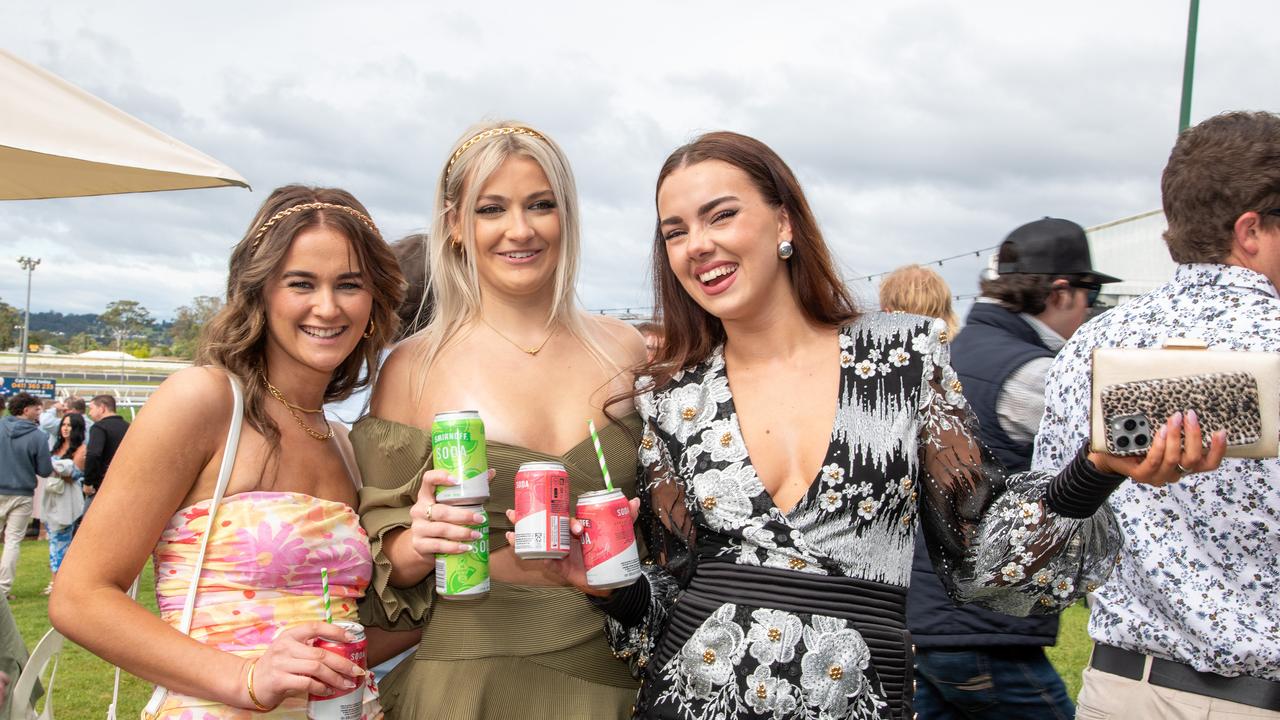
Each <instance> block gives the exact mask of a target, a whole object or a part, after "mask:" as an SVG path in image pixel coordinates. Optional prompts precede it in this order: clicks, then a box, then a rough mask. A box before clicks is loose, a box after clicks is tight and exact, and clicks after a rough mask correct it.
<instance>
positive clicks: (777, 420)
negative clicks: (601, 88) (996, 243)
mask: <svg viewBox="0 0 1280 720" xmlns="http://www.w3.org/2000/svg"><path fill="white" fill-rule="evenodd" d="M657 209H658V228H657V236H656V238H655V247H654V255H653V257H654V282H655V286H656V288H655V290H656V299H655V303H656V305H657V307H658V311H659V313H660V315H661V317H662V319H663V327H664V331H665V337H664V339H663V340H664V343H663V346H662V349H661V350H660V352H659V354H658V355H657V357H656V358H655V359H654V361H653V362H652V363H651V364H650V365H648V366H647V367H646V369H645V371H643V372H647V373H648V376H647V377H641V378H640V379H639V380H638V381H637V397H636V403H637V407H638V409H639V411H640V413H641V415H642V417H643V420H644V421H645V429H644V434H643V437H642V441H641V451H640V461H641V464H642V465H643V469H644V472H645V473H646V475H647V482H643V483H641V485H642V490H641V493H640V494H641V500H642V509H641V518H640V519H641V526H642V528H643V530H644V533H645V536H646V540H647V542H648V547H649V551H650V553H651V554H652V556H653V558H654V560H655V563H656V564H655V565H653V566H651V567H649V568H647V569H646V573H645V578H644V581H642V582H638V583H636V584H635V585H632V586H630V587H629V588H626V589H623V590H618V591H614V592H613V593H612V594H610V595H609V596H607V597H605V598H603V599H601V600H599V602H600V604H601V605H602V606H603V607H605V609H606V611H607V612H608V613H609V614H610V616H611V618H612V619H611V621H610V624H611V636H612V638H611V639H612V642H613V644H614V648H615V650H616V651H617V652H618V654H619V655H622V656H626V657H629V658H631V659H632V660H634V664H635V666H636V667H637V669H638V670H639V671H640V672H642V673H643V677H644V685H643V687H642V689H641V692H640V697H639V700H638V702H637V708H636V715H637V716H638V717H643V718H682V719H684V720H704V719H710V718H899V717H910V693H909V692H904V688H909V687H910V683H911V678H910V667H911V659H910V639H909V637H908V635H907V632H906V629H905V624H904V603H905V595H906V588H907V584H908V578H909V576H910V567H911V558H912V543H913V538H914V533H915V531H916V527H917V523H916V519H917V516H919V518H920V520H921V525H922V526H923V528H924V532H925V534H926V537H927V540H928V544H929V547H930V552H931V554H932V556H933V559H934V562H935V564H936V566H937V568H938V571H939V574H940V575H941V576H943V578H944V582H945V584H946V585H947V587H948V589H949V591H950V592H951V593H952V595H953V596H954V597H956V598H957V599H959V600H962V601H970V602H981V603H983V604H984V605H986V606H988V607H992V608H994V609H998V610H1001V611H1004V612H1008V613H1014V614H1027V613H1030V612H1057V611H1059V610H1061V609H1062V608H1064V607H1066V606H1067V605H1068V604H1069V603H1071V602H1072V601H1073V600H1075V599H1076V598H1078V597H1080V596H1081V595H1082V594H1083V593H1084V592H1086V591H1087V590H1088V589H1090V588H1091V587H1093V586H1094V585H1095V584H1097V583H1101V582H1102V581H1103V580H1104V579H1105V578H1106V576H1107V573H1108V571H1109V568H1110V566H1111V564H1112V562H1113V561H1114V559H1115V556H1116V552H1117V550H1118V547H1119V537H1118V533H1117V529H1116V524H1115V522H1114V519H1113V518H1112V517H1111V515H1110V514H1109V512H1108V511H1107V510H1105V509H1102V510H1098V511H1097V512H1096V513H1095V512H1093V511H1094V510H1097V509H1098V508H1099V507H1100V506H1101V505H1102V501H1103V500H1104V499H1105V497H1106V495H1107V494H1108V493H1109V492H1110V491H1111V490H1112V489H1114V487H1115V486H1116V485H1118V484H1119V483H1120V482H1122V481H1123V480H1124V479H1125V476H1131V477H1133V478H1134V479H1135V480H1137V481H1139V482H1149V483H1153V484H1163V483H1166V482H1170V481H1172V480H1175V479H1176V478H1177V477H1179V471H1178V469H1177V465H1178V463H1181V465H1182V467H1183V468H1185V469H1189V470H1192V471H1198V470H1204V469H1209V468H1211V467H1214V466H1216V464H1217V463H1218V461H1219V460H1220V458H1221V456H1222V452H1223V449H1224V443H1223V441H1222V440H1221V439H1217V438H1215V439H1214V444H1213V446H1212V451H1211V452H1208V453H1204V452H1201V451H1200V450H1199V448H1200V443H1199V440H1200V431H1199V428H1198V427H1192V426H1188V427H1186V428H1185V431H1186V437H1187V440H1188V442H1187V443H1186V445H1187V447H1188V448H1190V449H1189V450H1187V451H1185V452H1184V451H1180V445H1179V444H1178V442H1177V441H1178V440H1179V439H1180V436H1181V433H1182V432H1183V430H1184V428H1182V427H1181V426H1180V425H1179V424H1177V423H1172V424H1171V425H1169V426H1168V427H1166V429H1165V433H1167V435H1168V437H1170V438H1171V441H1169V442H1166V441H1165V440H1164V439H1163V437H1164V434H1162V439H1160V440H1159V441H1157V445H1156V447H1154V448H1153V449H1152V452H1151V453H1149V455H1148V458H1147V459H1146V460H1144V461H1141V462H1139V460H1137V459H1122V458H1116V457H1111V456H1105V455H1097V454H1089V453H1086V452H1084V451H1082V452H1081V454H1080V455H1079V456H1078V459H1077V460H1076V462H1075V463H1073V464H1072V465H1071V466H1070V467H1069V468H1068V469H1067V470H1066V471H1064V472H1063V473H1062V474H1061V475H1060V476H1058V477H1050V476H1048V475H1044V474H1038V473H1023V474H1018V475H1007V474H1006V473H1005V472H1004V471H1003V470H1002V469H1001V468H1000V467H999V466H998V465H996V464H995V463H993V462H991V461H989V460H988V458H987V456H986V455H984V453H983V450H982V448H980V447H979V446H978V444H977V442H976V441H975V439H974V433H973V424H972V423H973V420H972V414H971V413H969V412H968V411H967V410H966V407H965V404H964V398H963V396H962V395H961V388H960V384H959V382H958V381H957V380H956V376H955V373H954V372H953V371H952V369H951V367H950V365H949V361H948V359H949V355H948V348H947V340H948V337H947V332H946V330H945V325H944V324H943V323H942V322H941V321H935V320H929V319H926V318H922V317H917V316H914V315H905V314H884V313H867V314H862V313H859V312H858V311H857V310H856V309H855V308H854V304H853V302H852V300H851V298H850V296H849V294H848V292H847V290H846V289H845V287H844V285H843V283H842V282H841V281H840V279H839V276H838V274H837V273H836V271H835V269H834V267H835V264H834V263H833V261H832V259H831V256H830V254H829V252H828V251H827V249H826V246H825V244H824V243H823V240H822V236H821V233H820V232H819V230H818V228H817V224H816V222H815V220H814V218H813V216H812V213H811V212H810V210H809V207H808V204H807V201H806V200H805V198H804V195H803V192H802V191H801V189H800V187H799V184H798V183H797V182H796V180H795V177H794V175H793V174H792V173H791V170H790V169H789V168H788V167H787V166H786V164H785V163H783V162H782V160H781V159H780V158H779V157H778V156H777V155H776V154H775V153H773V151H772V150H770V149H769V148H768V147H766V146H765V145H764V144H762V143H760V142H759V141H756V140H753V139H751V138H748V137H745V136H741V135H737V134H734V133H712V134H709V135H704V136H702V137H700V138H699V139H697V140H696V141H694V142H693V143H691V144H690V145H687V146H685V147H682V148H680V149H679V150H677V151H676V152H675V153H673V154H672V155H671V157H670V158H669V159H668V160H667V162H666V164H665V165H664V166H663V169H662V172H661V173H660V175H659V178H658V189H657ZM1166 447H1167V448H1169V450H1168V452H1165V448H1166ZM1064 513H1065V514H1064ZM1067 515H1070V516H1074V517H1081V516H1083V517H1085V518H1086V519H1083V520H1076V519H1071V518H1070V517H1067ZM564 571H565V572H566V573H568V572H569V570H568V569H567V568H565V570H564Z"/></svg>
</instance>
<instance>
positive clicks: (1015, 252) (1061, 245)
mask: <svg viewBox="0 0 1280 720" xmlns="http://www.w3.org/2000/svg"><path fill="white" fill-rule="evenodd" d="M1000 257H1002V258H1004V257H1007V258H1010V259H1009V261H1008V262H1000V263H999V264H997V266H996V272H997V273H999V274H1000V275H1018V274H1034V275H1070V276H1076V277H1079V278H1080V279H1081V280H1084V281H1085V282H1094V283H1098V284H1105V283H1116V282H1121V280H1120V278H1118V277H1112V276H1110V275H1106V274H1104V273H1100V272H1098V271H1097V270H1094V269H1093V261H1092V260H1091V259H1090V258H1089V239H1088V238H1087V237H1085V234H1084V228H1082V227H1080V226H1079V225H1077V224H1075V223H1073V222H1071V221H1070V220H1063V219H1062V218H1051V217H1046V218H1044V219H1042V220H1035V221H1033V222H1029V223H1027V224H1026V225H1023V226H1021V227H1019V228H1018V229H1016V230H1014V231H1013V232H1011V233H1009V237H1007V238H1005V239H1004V242H1003V243H1002V244H1001V245H1000Z"/></svg>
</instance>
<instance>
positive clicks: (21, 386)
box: [0, 377, 58, 400]
mask: <svg viewBox="0 0 1280 720" xmlns="http://www.w3.org/2000/svg"><path fill="white" fill-rule="evenodd" d="M0 380H3V383H0V392H3V393H4V394H5V395H6V396H8V395H13V394H14V393H20V392H26V393H31V394H32V395H34V396H36V397H38V398H41V399H44V400H53V399H55V398H56V397H57V395H56V391H57V388H58V384H57V382H56V381H55V380H53V379H52V378H19V377H5V378H0Z"/></svg>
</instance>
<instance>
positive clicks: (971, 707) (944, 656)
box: [907, 218, 1119, 720]
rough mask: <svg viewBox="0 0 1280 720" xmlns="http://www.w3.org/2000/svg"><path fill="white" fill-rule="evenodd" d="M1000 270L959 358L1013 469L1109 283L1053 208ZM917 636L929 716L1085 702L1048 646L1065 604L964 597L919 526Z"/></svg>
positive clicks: (1004, 247)
mask: <svg viewBox="0 0 1280 720" xmlns="http://www.w3.org/2000/svg"><path fill="white" fill-rule="evenodd" d="M997 263H998V272H999V275H998V277H995V278H989V279H984V280H982V281H981V290H982V296H981V297H979V298H978V300H977V302H975V303H974V305H973V308H972V309H971V310H970V311H969V316H968V318H967V319H966V322H965V327H964V329H963V330H961V331H960V333H959V335H958V336H957V337H956V339H955V341H954V342H953V343H952V345H951V366H952V367H954V368H955V370H956V374H957V375H958V376H959V377H960V381H961V383H963V385H964V397H965V400H966V401H968V403H969V407H971V408H972V409H973V411H974V413H975V414H976V415H977V416H978V439H979V440H980V441H982V443H983V444H984V445H986V446H987V447H988V448H990V449H991V450H992V452H993V453H994V454H995V456H996V458H997V459H998V460H999V461H1000V462H1001V464H1003V465H1004V466H1005V468H1007V469H1008V470H1010V471H1012V472H1021V471H1024V470H1027V469H1028V468H1030V467H1031V451H1032V442H1033V441H1034V438H1035V433H1036V428H1037V426H1038V425H1039V424H1040V416H1041V415H1042V414H1043V412H1044V377H1045V374H1046V373H1048V371H1049V365H1050V363H1052V362H1053V357H1054V354H1055V353H1056V352H1057V351H1058V350H1059V349H1060V348H1061V347H1062V344H1063V343H1064V342H1065V339H1066V338H1068V337H1071V335H1072V333H1074V332H1075V331H1076V329H1077V328H1079V327H1080V324H1081V323H1083V322H1084V320H1085V316H1086V314H1087V313H1088V311H1089V308H1090V307H1091V306H1092V305H1093V303H1094V300H1095V299H1096V298H1097V294H1098V291H1099V290H1100V288H1101V287H1102V285H1103V284H1105V283H1112V282H1119V279H1118V278H1114V277H1112V276H1110V275H1105V274H1103V273H1100V272H1097V271H1096V270H1094V269H1093V264H1092V260H1091V258H1090V255H1089V241H1088V239H1087V238H1086V237H1085V233H1084V229H1083V228H1081V227H1080V226H1079V225H1077V224H1075V223H1073V222H1071V221H1069V220H1061V219H1057V218H1044V219H1042V220H1036V221H1034V222H1030V223H1027V224H1025V225H1022V226H1021V227H1019V228H1017V229H1015V230H1014V231H1013V232H1012V233H1010V234H1009V236H1008V237H1007V238H1005V241H1004V242H1003V243H1002V244H1001V245H1000V250H999V251H998V253H997ZM907 627H908V629H910V630H911V639H912V641H914V642H915V644H916V694H915V702H916V713H917V714H918V716H919V717H920V720H952V719H956V720H958V719H960V718H965V719H970V718H984V719H985V718H991V719H996V718H999V719H1001V720H1018V719H1021V718H1026V719H1027V720H1040V719H1041V718H1053V719H1061V720H1069V719H1070V718H1072V717H1074V716H1075V706H1074V705H1073V704H1072V702H1071V698H1070V697H1069V696H1068V695H1067V688H1066V686H1065V685H1063V683H1062V678H1060V677H1059V676H1058V673H1057V671H1056V670H1054V668H1053V664H1052V663H1050V662H1049V658H1048V657H1046V656H1045V654H1044V646H1046V645H1053V644H1055V643H1056V642H1057V638H1058V616H1057V615H1056V614H1046V615H1038V616H1033V617H1011V616H1009V615H1005V614H1002V613H997V612H992V611H990V610H986V609H983V608H980V607H976V606H968V605H966V606H956V605H954V604H953V603H952V602H951V600H950V598H948V597H947V593H946V591H945V590H944V589H943V585H942V583H941V582H940V581H939V580H938V578H937V576H936V575H935V574H934V572H933V566H932V564H931V563H930V561H929V554H928V551H927V550H926V549H925V547H924V543H923V542H922V541H921V540H920V538H919V537H917V539H916V553H915V559H914V562H913V565H912V572H911V589H910V591H909V592H908V593H907Z"/></svg>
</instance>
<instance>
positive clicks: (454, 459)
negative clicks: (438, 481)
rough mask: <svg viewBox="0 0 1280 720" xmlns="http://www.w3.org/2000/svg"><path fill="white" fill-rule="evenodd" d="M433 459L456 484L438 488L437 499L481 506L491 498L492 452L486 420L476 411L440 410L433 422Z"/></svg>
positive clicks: (451, 502)
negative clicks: (488, 447) (486, 436)
mask: <svg viewBox="0 0 1280 720" xmlns="http://www.w3.org/2000/svg"><path fill="white" fill-rule="evenodd" d="M431 462H432V464H433V465H434V466H435V468H436V469H437V470H447V471H448V472H449V475H451V476H452V477H453V479H454V480H456V481H457V483H458V484H457V485H442V486H438V487H436V502H442V503H445V504H446V505H479V504H481V503H483V502H484V501H486V500H488V499H489V454H488V452H487V451H486V450H485V444H484V421H483V420H481V419H480V413H478V412H476V411H475V410H455V411H451V412H442V413H438V414H437V415H436V417H435V420H434V421H433V422H432V423H431Z"/></svg>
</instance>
